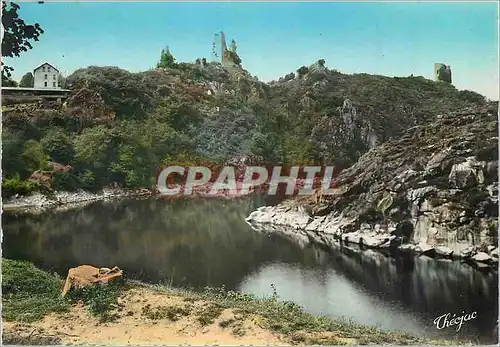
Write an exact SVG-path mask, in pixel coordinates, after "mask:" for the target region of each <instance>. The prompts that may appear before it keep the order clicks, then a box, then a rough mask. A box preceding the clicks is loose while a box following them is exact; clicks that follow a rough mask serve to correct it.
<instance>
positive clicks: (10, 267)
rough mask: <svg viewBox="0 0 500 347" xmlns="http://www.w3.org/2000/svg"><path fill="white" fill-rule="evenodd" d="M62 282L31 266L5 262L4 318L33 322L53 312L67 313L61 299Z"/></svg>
mask: <svg viewBox="0 0 500 347" xmlns="http://www.w3.org/2000/svg"><path fill="white" fill-rule="evenodd" d="M61 288H62V280H61V278H59V277H58V276H57V275H51V274H49V273H47V272H45V271H42V270H40V269H37V268H36V267H35V266H34V265H33V264H30V263H28V262H21V261H14V260H8V259H2V304H3V317H4V318H5V319H6V320H7V321H22V322H33V321H36V320H39V319H41V318H42V317H43V316H44V315H46V314H47V313H51V312H66V311H68V309H69V302H68V301H67V300H65V299H63V298H62V297H61Z"/></svg>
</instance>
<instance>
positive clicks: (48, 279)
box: [2, 259, 457, 345]
mask: <svg viewBox="0 0 500 347" xmlns="http://www.w3.org/2000/svg"><path fill="white" fill-rule="evenodd" d="M2 276H3V281H2V292H3V297H2V304H3V319H4V321H6V322H21V323H27V322H37V321H39V320H41V319H42V318H43V317H44V316H45V315H47V314H49V313H55V314H58V315H59V314H60V315H64V314H65V312H69V311H71V310H73V309H74V308H75V307H76V306H75V305H76V304H77V303H78V302H79V303H83V304H84V305H85V306H86V307H87V309H88V310H89V311H90V313H91V314H92V315H93V316H95V317H97V318H98V319H99V322H100V323H101V324H117V325H119V324H120V323H119V322H118V320H119V319H120V318H121V317H122V315H129V316H130V315H132V314H133V313H134V312H131V311H130V309H131V308H132V307H129V308H128V309H127V304H123V302H126V301H122V302H121V303H119V299H120V298H123V297H125V296H127V295H129V294H130V293H131V292H138V293H139V295H144V296H145V295H146V293H152V292H153V293H155V294H154V295H165V296H169V297H174V298H176V299H179V300H180V301H179V302H182V303H184V304H182V305H173V306H172V305H170V306H151V305H145V304H144V305H145V306H143V307H142V312H141V317H143V319H147V320H148V321H150V322H151V321H157V322H160V321H170V322H175V321H177V320H179V319H180V318H181V317H183V316H192V318H193V319H194V321H195V322H196V324H198V325H199V326H200V328H203V327H204V326H210V325H214V324H215V320H216V319H217V318H218V317H219V316H220V315H221V313H222V312H223V311H224V310H228V309H230V310H232V311H233V312H234V313H235V316H234V317H238V318H236V320H237V319H241V320H243V321H245V319H247V318H249V317H252V319H253V320H255V321H258V322H259V326H260V327H262V328H263V329H265V330H267V331H269V332H272V333H273V334H276V335H277V336H280V339H282V340H283V341H286V342H287V343H290V344H324V345H325V344H326V345H332V344H333V345H338V344H347V343H349V342H351V343H353V342H355V343H356V344H369V343H377V344H399V345H401V344H422V343H434V344H448V343H449V341H427V340H424V339H421V338H416V337H412V336H410V335H408V334H405V333H398V332H383V331H381V330H379V329H377V328H375V327H370V326H364V325H358V324H355V323H353V322H349V321H347V320H333V319H330V318H327V317H320V316H314V315H312V314H309V313H307V312H305V311H304V310H303V309H302V308H301V307H299V306H298V305H296V304H294V303H292V302H282V301H279V300H278V298H277V296H276V295H275V296H273V297H271V298H264V299H258V298H256V297H254V296H251V295H247V294H242V293H237V292H232V291H226V290H224V289H214V288H207V289H206V290H205V291H203V292H191V291H184V290H179V289H171V288H167V287H163V286H149V285H145V284H140V283H135V282H132V281H127V282H122V283H115V284H114V285H110V286H106V287H101V288H98V287H94V288H89V289H87V290H80V291H73V292H72V293H71V295H70V296H69V297H68V298H64V299H63V298H61V297H60V290H61V287H62V280H61V278H59V277H57V276H54V275H51V274H48V273H46V272H44V271H42V270H39V269H37V268H36V267H35V266H34V265H32V264H30V263H27V262H19V261H13V260H8V259H3V260H2ZM200 301H201V302H203V303H204V304H203V305H202V306H199V305H198V306H196V305H195V304H189V303H195V302H200ZM185 303H188V304H185ZM200 307H202V309H200ZM194 308H195V309H194ZM123 312H127V313H123ZM235 323H236V324H235ZM237 323H238V322H235V318H231V319H226V320H220V319H219V322H218V326H219V327H220V328H221V329H222V328H225V327H227V326H230V325H231V326H232V327H233V334H240V336H242V335H244V334H245V331H244V329H242V328H241V327H242V326H243V325H242V324H240V325H238V324H237ZM89 324H90V322H89ZM235 327H236V328H235ZM33 331H35V330H33ZM33 331H32V332H31V334H30V335H28V336H20V335H18V334H16V332H13V331H9V330H8V329H6V330H4V336H3V339H4V342H5V343H17V344H28V343H31V344H42V343H43V344H55V343H60V342H61V340H60V337H59V336H57V334H53V335H50V334H49V335H47V334H45V335H40V336H39V335H36V334H33ZM89 342H91V341H87V343H89ZM453 343H457V341H454V342H453Z"/></svg>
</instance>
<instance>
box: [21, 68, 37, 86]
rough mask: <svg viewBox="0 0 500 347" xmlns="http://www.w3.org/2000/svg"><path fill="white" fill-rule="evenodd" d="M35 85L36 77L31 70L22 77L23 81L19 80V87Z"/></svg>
mask: <svg viewBox="0 0 500 347" xmlns="http://www.w3.org/2000/svg"><path fill="white" fill-rule="evenodd" d="M34 85H35V78H34V77H33V74H32V73H31V72H28V73H26V74H25V75H24V76H23V77H22V78H21V82H19V87H24V88H33V86H34Z"/></svg>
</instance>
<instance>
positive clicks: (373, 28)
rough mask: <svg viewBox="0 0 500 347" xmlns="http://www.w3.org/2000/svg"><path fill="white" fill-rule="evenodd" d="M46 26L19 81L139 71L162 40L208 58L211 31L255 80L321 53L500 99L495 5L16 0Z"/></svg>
mask: <svg viewBox="0 0 500 347" xmlns="http://www.w3.org/2000/svg"><path fill="white" fill-rule="evenodd" d="M18 4H19V5H20V6H21V8H20V10H19V15H20V17H21V18H23V19H24V20H25V21H26V23H34V22H37V23H40V25H41V26H42V28H43V29H44V31H45V33H44V34H42V35H41V36H40V41H38V42H34V43H33V49H32V50H30V51H28V52H26V53H23V54H22V55H21V57H16V58H8V59H6V60H5V62H6V64H7V65H10V66H13V67H14V68H15V71H14V74H13V77H14V79H16V80H18V81H19V80H20V79H21V77H22V75H24V74H25V73H26V72H29V71H32V70H33V69H34V68H35V67H37V66H38V65H40V64H41V63H44V62H49V63H51V64H52V65H54V66H56V67H57V68H59V70H60V71H61V73H63V74H64V75H69V74H70V73H71V72H73V71H74V70H76V69H78V68H82V67H87V66H91V65H97V66H118V67H120V68H123V69H126V70H129V71H132V72H136V71H144V70H147V69H149V68H151V67H154V66H155V65H156V63H157V61H158V60H159V57H160V52H161V50H162V48H164V47H166V46H169V47H170V50H171V51H172V53H173V55H174V56H175V57H176V59H177V61H186V62H192V61H194V60H195V59H196V58H198V57H200V58H202V57H206V58H207V59H210V57H211V52H212V42H213V37H214V34H215V33H216V32H220V31H224V33H225V34H226V39H227V43H228V45H229V43H230V41H231V39H235V41H236V43H237V46H238V54H239V56H240V57H241V59H242V65H243V67H244V68H245V69H247V70H248V71H249V72H250V73H251V74H252V75H255V76H257V77H258V78H259V79H260V80H262V81H271V80H275V79H278V78H279V77H280V76H284V75H286V74H288V73H290V72H292V71H296V70H297V69H298V68H299V67H301V66H302V65H310V64H312V63H314V62H316V61H317V60H318V59H325V60H326V66H327V67H328V68H330V69H336V70H338V71H340V72H343V73H363V72H364V73H370V74H380V75H387V76H409V75H410V74H413V75H415V76H419V75H421V76H424V77H426V78H430V79H432V78H433V65H434V63H445V64H446V65H450V66H451V69H452V78H453V84H454V85H455V86H456V87H457V88H458V89H469V90H474V91H476V92H479V93H481V94H483V95H486V96H487V97H488V98H490V99H492V100H498V93H499V86H498V85H499V75H498V66H499V61H498V59H499V57H498V3H497V2H482V3H481V2H470V3H463V2H453V3H451V2H450V3H445V2H441V3H431V2H420V3H416V2H414V3H390V2H378V3H369V2H359V3H354V2H351V3H349V2H300V3H298V2H294V3H283V2H207V3H202V2H196V3H193V2H185V3H181V2H176V3H169V2H52V3H51V2H45V3H44V4H38V3H36V2H34V3H22V2H19V3H18Z"/></svg>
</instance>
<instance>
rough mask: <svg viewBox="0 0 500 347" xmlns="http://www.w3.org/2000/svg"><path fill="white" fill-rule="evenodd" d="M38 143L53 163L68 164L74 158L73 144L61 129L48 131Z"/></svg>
mask: <svg viewBox="0 0 500 347" xmlns="http://www.w3.org/2000/svg"><path fill="white" fill-rule="evenodd" d="M40 143H41V144H42V147H43V150H44V151H45V153H47V154H48V155H50V157H51V158H52V159H53V160H54V161H56V162H58V163H62V164H68V163H70V162H72V161H73V157H74V156H75V149H74V147H73V142H72V141H71V139H70V138H69V137H68V135H66V134H65V133H64V131H63V130H62V129H61V128H54V129H51V130H49V131H48V132H47V134H46V135H45V136H44V137H43V138H42V139H41V141H40Z"/></svg>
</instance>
